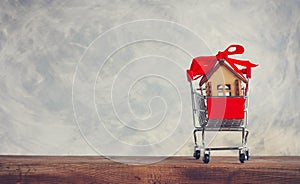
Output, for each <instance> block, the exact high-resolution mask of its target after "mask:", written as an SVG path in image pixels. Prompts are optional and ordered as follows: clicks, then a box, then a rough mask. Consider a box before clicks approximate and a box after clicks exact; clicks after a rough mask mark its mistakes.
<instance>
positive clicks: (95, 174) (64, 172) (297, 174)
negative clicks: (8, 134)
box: [0, 156, 300, 184]
mask: <svg viewBox="0 0 300 184" xmlns="http://www.w3.org/2000/svg"><path fill="white" fill-rule="evenodd" d="M124 159H126V157H124ZM138 159H143V158H138ZM208 182H209V183H266V182H268V183H270V182H272V183H299V182H300V157H253V158H251V160H249V161H248V162H246V163H245V164H240V163H239V161H238V158H237V157H212V161H211V162H210V163H209V164H203V163H202V161H200V160H195V159H193V158H192V157H170V158H168V159H165V160H163V161H161V162H158V163H154V164H148V165H128V164H122V163H116V162H113V161H111V160H109V159H106V158H104V157H100V156H78V157H76V156H75V157H74V156H0V183H1V184H5V183H90V184H92V183H208Z"/></svg>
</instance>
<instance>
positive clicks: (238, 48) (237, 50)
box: [224, 44, 244, 55]
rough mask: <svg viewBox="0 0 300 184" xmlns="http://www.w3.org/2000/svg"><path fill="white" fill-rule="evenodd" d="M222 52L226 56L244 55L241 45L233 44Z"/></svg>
mask: <svg viewBox="0 0 300 184" xmlns="http://www.w3.org/2000/svg"><path fill="white" fill-rule="evenodd" d="M233 49H234V50H233ZM224 52H225V53H226V54H227V55H235V54H243V53H244V47H243V46H242V45H236V44H233V45H229V47H227V49H225V51H224Z"/></svg>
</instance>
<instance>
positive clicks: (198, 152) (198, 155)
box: [194, 150, 201, 160]
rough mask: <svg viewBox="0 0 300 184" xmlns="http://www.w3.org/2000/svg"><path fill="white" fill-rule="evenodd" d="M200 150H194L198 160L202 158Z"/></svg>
mask: <svg viewBox="0 0 300 184" xmlns="http://www.w3.org/2000/svg"><path fill="white" fill-rule="evenodd" d="M200 155H201V154H200V150H196V151H195V152H194V157H195V159H196V160H198V159H199V158H200Z"/></svg>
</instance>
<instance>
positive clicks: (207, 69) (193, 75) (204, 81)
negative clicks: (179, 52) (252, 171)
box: [187, 45, 258, 163]
mask: <svg viewBox="0 0 300 184" xmlns="http://www.w3.org/2000/svg"><path fill="white" fill-rule="evenodd" d="M243 52H244V48H243V46H241V45H230V46H229V47H228V48H227V49H226V50H225V51H223V52H219V53H218V54H217V55H216V56H200V57H196V58H194V59H193V61H192V64H191V67H190V69H189V70H187V77H188V81H189V82H190V87H191V96H192V110H193V123H194V141H195V147H194V157H195V158H196V159H199V158H200V157H201V153H203V162H204V163H208V162H209V161H210V152H211V151H218V150H238V151H239V160H240V162H241V163H244V162H245V161H246V160H248V159H249V156H250V155H249V149H248V147H247V137H248V134H249V131H248V130H247V125H248V102H249V97H248V91H249V86H250V78H251V68H252V67H256V66H258V65H256V64H253V63H251V62H250V61H244V60H237V59H233V58H228V55H234V54H242V53H243ZM195 83H197V84H195ZM198 84H199V85H198ZM206 131H234V132H241V134H242V141H241V145H240V146H237V147H214V148H211V147H206V144H205V132H206ZM198 132H201V133H202V134H201V135H202V136H201V144H199V143H198V137H197V135H198V134H197V133H198Z"/></svg>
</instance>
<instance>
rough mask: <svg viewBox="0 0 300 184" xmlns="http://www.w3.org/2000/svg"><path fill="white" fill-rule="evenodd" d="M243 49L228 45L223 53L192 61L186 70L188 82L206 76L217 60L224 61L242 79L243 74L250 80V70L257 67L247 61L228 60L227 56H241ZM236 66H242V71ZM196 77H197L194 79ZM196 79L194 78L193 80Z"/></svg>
mask: <svg viewBox="0 0 300 184" xmlns="http://www.w3.org/2000/svg"><path fill="white" fill-rule="evenodd" d="M243 53H244V47H243V46H242V45H235V44H233V45H230V46H229V47H227V49H225V50H224V51H223V52H221V51H220V52H218V54H217V55H216V56H200V57H196V58H194V59H193V61H192V64H191V67H190V69H189V70H187V75H188V80H189V81H191V80H196V79H198V78H199V77H201V76H203V75H206V74H207V73H208V72H209V71H210V70H211V69H212V68H213V67H214V66H215V64H216V62H217V61H218V60H222V59H224V60H226V61H227V63H228V64H229V65H230V66H231V67H232V68H233V69H234V71H236V72H237V73H239V74H240V75H241V76H242V77H244V75H243V74H245V75H246V77H247V78H251V68H252V67H256V66H258V65H256V64H253V63H251V62H250V61H248V60H238V59H233V58H229V57H228V56H229V55H235V54H243ZM236 65H240V66H244V67H245V68H243V69H238V67H237V66H236ZM196 76H198V77H196ZM195 77H196V78H195Z"/></svg>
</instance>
